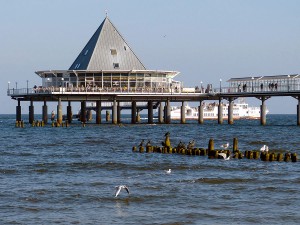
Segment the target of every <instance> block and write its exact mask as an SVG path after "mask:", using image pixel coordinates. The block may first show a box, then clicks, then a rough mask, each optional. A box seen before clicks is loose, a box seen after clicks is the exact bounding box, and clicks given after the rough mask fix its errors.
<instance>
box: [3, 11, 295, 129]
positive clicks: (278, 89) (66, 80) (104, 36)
mask: <svg viewBox="0 0 300 225" xmlns="http://www.w3.org/2000/svg"><path fill="white" fill-rule="evenodd" d="M100 34H101V35H100ZM36 74H37V75H38V76H39V77H40V78H41V80H42V84H41V85H40V86H35V87H33V88H29V87H28V85H27V87H26V88H17V87H16V88H11V87H10V83H8V89H7V95H8V96H10V97H11V98H12V99H14V100H16V101H17V106H16V121H21V120H22V116H21V115H22V112H21V103H22V102H24V101H27V102H30V106H29V118H28V121H29V123H30V124H32V123H33V122H34V103H35V102H43V108H42V112H43V115H42V118H43V123H44V124H47V123H48V106H47V103H48V102H57V115H56V120H57V122H58V123H59V124H61V123H62V120H63V105H62V103H63V102H65V103H67V109H66V111H67V120H68V123H71V122H72V115H73V113H72V103H74V102H80V105H81V110H80V120H81V122H83V123H86V122H87V119H86V118H87V113H90V110H94V111H95V112H96V123H97V124H101V122H102V121H101V113H102V110H104V109H107V108H109V109H111V111H112V120H111V122H112V123H113V124H118V123H121V122H122V121H121V111H122V109H130V110H131V123H132V124H135V123H137V122H139V113H140V111H141V110H143V109H145V110H147V111H148V123H149V124H152V123H153V109H158V123H165V124H170V123H171V122H172V121H171V115H170V112H171V105H172V103H173V102H179V103H181V120H180V122H181V123H182V124H184V123H186V119H185V106H186V103H189V102H196V103H197V104H198V103H199V105H198V111H199V113H198V123H199V124H202V123H204V119H203V103H204V102H205V101H209V100H213V101H218V103H219V105H218V119H217V122H218V123H219V124H222V123H223V122H224V121H223V115H224V112H223V107H222V104H223V102H224V101H228V103H229V107H228V124H233V123H234V121H233V102H234V100H235V99H238V98H241V97H242V98H257V99H259V100H260V101H261V106H260V109H261V110H260V122H261V125H266V123H267V121H266V102H267V100H268V99H270V98H272V97H278V96H285V97H287V98H288V97H292V98H295V99H298V105H297V107H295V108H296V111H297V125H298V126H300V75H298V74H290V75H274V76H253V77H243V78H231V79H229V80H228V81H227V84H226V85H225V86H222V85H221V82H222V80H220V87H218V88H212V86H211V85H208V86H207V87H206V88H205V87H203V86H202V82H201V87H193V88H189V87H184V86H183V85H182V82H180V81H177V80H175V77H176V76H177V75H178V74H179V72H178V71H164V70H147V69H146V68H145V66H144V65H143V64H142V62H141V61H140V60H139V59H138V57H137V56H136V54H135V53H134V52H133V50H132V49H131V48H130V47H129V46H128V44H127V42H126V41H125V39H124V38H123V37H122V36H121V35H120V33H119V32H118V31H117V29H116V27H115V26H114V25H113V24H112V23H111V21H110V20H109V19H108V17H106V18H105V19H104V21H103V22H102V23H101V25H100V26H99V28H98V29H97V30H96V32H95V33H94V35H93V36H92V37H91V39H90V40H89V41H88V43H87V44H86V46H85V47H84V48H83V50H82V51H81V52H80V54H79V55H78V56H77V58H76V59H75V61H74V62H73V64H72V65H71V66H70V68H69V69H67V70H46V71H36ZM87 103H92V104H93V107H89V106H87Z"/></svg>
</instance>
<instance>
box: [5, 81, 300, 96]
mask: <svg viewBox="0 0 300 225" xmlns="http://www.w3.org/2000/svg"><path fill="white" fill-rule="evenodd" d="M184 90H186V91H184ZM294 91H300V84H289V85H280V86H276V87H270V86H266V85H265V86H264V87H261V86H260V85H258V86H250V87H244V88H241V87H220V88H213V89H210V90H208V89H195V88H183V89H181V90H179V89H164V88H152V89H151V88H130V89H127V88H119V87H116V88H103V89H101V88H99V87H95V88H84V87H80V88H79V87H78V88H76V87H72V88H64V87H38V88H20V89H15V88H11V89H7V95H8V96H16V95H34V94H37V95H41V94H83V93H94V94H95V93H99V94H100V93H101V94H110V93H115V94H172V95H173V94H174V95H188V94H201V93H202V94H219V93H221V94H234V93H274V92H294Z"/></svg>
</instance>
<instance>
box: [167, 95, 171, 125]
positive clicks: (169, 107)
mask: <svg viewBox="0 0 300 225" xmlns="http://www.w3.org/2000/svg"><path fill="white" fill-rule="evenodd" d="M170 123H171V105H170V100H167V104H166V124H170Z"/></svg>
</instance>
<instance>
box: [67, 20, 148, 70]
mask: <svg viewBox="0 0 300 225" xmlns="http://www.w3.org/2000/svg"><path fill="white" fill-rule="evenodd" d="M145 69H146V68H145V67H144V65H143V64H142V62H141V61H140V60H139V59H138V57H137V56H136V55H135V54H134V52H133V51H132V49H131V48H130V47H129V45H128V44H127V43H126V41H125V40H124V38H123V37H122V35H121V34H120V33H119V32H118V30H117V29H116V27H115V26H114V25H113V24H112V23H111V21H110V20H109V19H108V17H106V18H105V19H104V20H103V22H102V23H101V25H100V26H99V27H98V29H97V30H96V32H95V33H94V35H93V36H92V37H91V39H90V40H89V41H88V43H87V44H86V46H85V47H84V48H83V50H82V51H81V52H80V54H79V55H78V57H77V58H76V59H75V61H74V62H73V64H72V65H71V67H70V68H69V70H145Z"/></svg>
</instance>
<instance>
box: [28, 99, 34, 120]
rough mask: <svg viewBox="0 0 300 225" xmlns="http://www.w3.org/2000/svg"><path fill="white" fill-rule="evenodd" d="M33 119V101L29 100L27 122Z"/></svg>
mask: <svg viewBox="0 0 300 225" xmlns="http://www.w3.org/2000/svg"><path fill="white" fill-rule="evenodd" d="M33 121H34V106H33V101H32V100H30V106H29V123H30V124H32V123H33Z"/></svg>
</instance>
